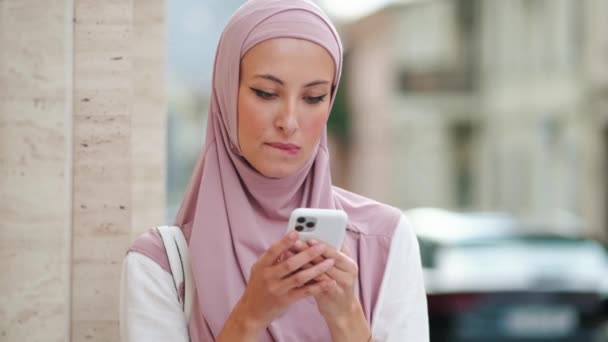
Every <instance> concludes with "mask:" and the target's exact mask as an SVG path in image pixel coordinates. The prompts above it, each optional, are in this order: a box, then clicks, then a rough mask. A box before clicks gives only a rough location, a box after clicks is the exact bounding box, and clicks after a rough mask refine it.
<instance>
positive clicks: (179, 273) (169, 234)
mask: <svg viewBox="0 0 608 342" xmlns="http://www.w3.org/2000/svg"><path fill="white" fill-rule="evenodd" d="M157 229H158V232H159V233H160V236H161V238H162V240H163V244H164V245H165V250H166V251H167V258H168V259H169V266H170V267H171V273H172V274H173V282H174V284H175V291H176V293H178V300H179V301H180V303H181V304H182V308H183V310H184V314H185V316H186V321H187V322H189V321H190V312H191V311H192V296H193V295H194V282H193V280H192V270H191V268H190V253H189V251H188V243H187V242H186V238H185V237H184V234H183V233H182V230H181V229H180V228H179V227H176V226H161V227H158V228H157ZM182 282H183V283H184V301H183V302H182V301H181V298H179V285H180V284H181V283H182Z"/></svg>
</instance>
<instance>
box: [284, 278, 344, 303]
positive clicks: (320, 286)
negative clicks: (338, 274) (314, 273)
mask: <svg viewBox="0 0 608 342" xmlns="http://www.w3.org/2000/svg"><path fill="white" fill-rule="evenodd" d="M332 281H333V280H331V279H329V280H325V281H323V282H315V283H311V284H308V285H305V286H301V287H296V288H293V289H291V290H290V291H289V292H288V294H287V295H288V297H289V300H290V301H292V302H294V301H297V300H300V299H302V298H305V297H308V296H315V295H317V294H319V293H321V292H323V291H324V289H325V288H327V289H329V288H330V285H331V284H330V283H331V282H332Z"/></svg>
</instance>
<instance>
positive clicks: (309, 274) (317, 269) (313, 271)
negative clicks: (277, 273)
mask: <svg viewBox="0 0 608 342" xmlns="http://www.w3.org/2000/svg"><path fill="white" fill-rule="evenodd" d="M333 265H334V260H331V259H327V260H325V261H323V262H322V263H320V264H318V265H315V266H313V267H311V268H309V269H306V270H302V271H299V272H297V273H295V274H293V275H291V276H289V277H287V278H284V279H283V280H281V283H280V285H279V288H282V289H283V291H285V292H286V291H290V290H291V289H293V288H296V287H301V286H302V285H304V284H306V283H307V282H308V281H310V280H312V279H314V278H316V277H318V276H319V275H321V274H323V273H325V272H326V271H327V270H329V269H330V268H331V267H332V266H333Z"/></svg>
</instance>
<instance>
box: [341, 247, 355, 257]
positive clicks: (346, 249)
mask: <svg viewBox="0 0 608 342" xmlns="http://www.w3.org/2000/svg"><path fill="white" fill-rule="evenodd" d="M340 251H341V252H342V253H344V254H346V255H347V256H348V257H349V258H350V257H351V256H352V253H351V252H350V248H348V245H347V244H346V243H345V244H343V245H342V248H341V249H340Z"/></svg>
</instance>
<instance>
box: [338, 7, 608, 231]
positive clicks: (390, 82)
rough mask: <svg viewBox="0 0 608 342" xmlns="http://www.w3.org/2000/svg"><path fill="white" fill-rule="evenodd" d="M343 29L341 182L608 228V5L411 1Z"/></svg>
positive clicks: (386, 194) (406, 203) (403, 202)
mask: <svg viewBox="0 0 608 342" xmlns="http://www.w3.org/2000/svg"><path fill="white" fill-rule="evenodd" d="M342 34H343V39H344V41H345V45H346V51H347V54H346V64H345V68H346V70H345V75H347V77H348V80H347V81H346V83H345V84H343V87H345V88H346V90H345V91H346V93H347V96H348V107H349V113H350V127H351V132H350V135H351V138H350V139H349V141H348V143H347V144H348V145H349V147H348V148H347V149H344V148H340V149H339V151H347V153H348V158H346V160H347V162H346V163H347V164H346V165H343V166H340V167H339V169H344V168H347V169H349V170H350V172H349V173H348V176H347V179H340V180H338V183H342V184H346V186H347V187H348V188H349V189H352V190H354V191H357V192H361V193H363V194H366V195H369V196H372V197H374V198H377V199H380V200H384V201H387V202H389V203H391V204H393V205H396V206H399V207H401V208H411V207H417V206H436V207H444V208H450V209H472V210H501V211H509V212H513V213H515V214H517V215H522V216H524V217H531V218H541V219H542V220H543V221H547V222H549V223H553V224H555V227H557V226H558V225H564V224H568V225H569V224H573V225H577V227H579V229H581V230H582V232H583V233H584V234H585V235H590V236H594V237H599V238H604V239H605V238H607V237H608V228H607V227H608V172H607V171H608V1H605V0H583V1H578V0H513V1H500V0H483V1H481V0H459V1H418V2H411V3H397V4H392V5H390V6H387V7H385V8H383V9H381V10H378V11H376V12H375V13H372V14H370V15H368V16H366V17H364V18H361V19H359V20H357V21H356V22H352V23H348V24H346V25H344V26H343V27H342ZM341 174H343V173H341ZM579 218H580V220H579Z"/></svg>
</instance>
